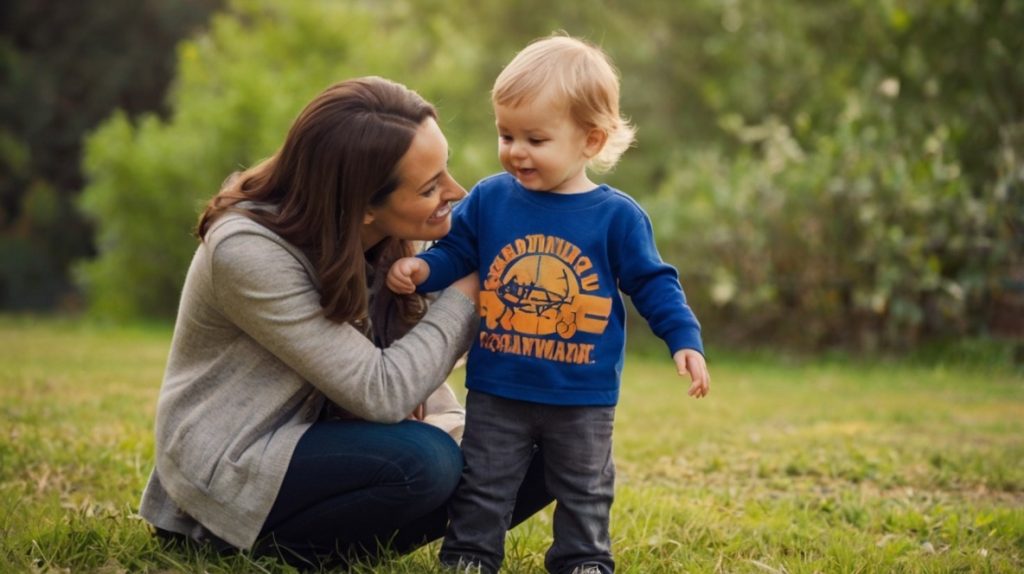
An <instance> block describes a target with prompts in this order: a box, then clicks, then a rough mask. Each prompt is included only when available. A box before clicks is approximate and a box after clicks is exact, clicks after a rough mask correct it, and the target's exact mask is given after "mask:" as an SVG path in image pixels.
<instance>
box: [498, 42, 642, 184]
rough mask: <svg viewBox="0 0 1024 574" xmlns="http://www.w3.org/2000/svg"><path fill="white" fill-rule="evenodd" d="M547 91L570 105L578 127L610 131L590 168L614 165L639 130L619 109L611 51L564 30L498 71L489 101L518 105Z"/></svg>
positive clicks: (539, 43) (530, 45) (527, 50)
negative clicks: (564, 32)
mask: <svg viewBox="0 0 1024 574" xmlns="http://www.w3.org/2000/svg"><path fill="white" fill-rule="evenodd" d="M547 90H553V92H551V93H552V95H553V96H554V97H555V98H557V99H558V100H560V101H563V102H565V103H566V104H567V105H568V108H569V115H570V116H571V117H572V119H573V121H575V122H576V123H577V124H578V125H579V126H580V127H582V128H584V129H587V130H589V129H592V128H597V129H600V130H603V131H604V132H605V133H606V134H607V135H608V139H607V141H606V142H605V144H604V147H603V148H601V151H600V152H599V153H598V154H597V155H595V156H594V157H592V158H591V159H590V161H589V162H588V166H589V167H591V168H593V169H594V170H595V171H597V172H605V171H608V170H610V169H611V168H613V167H615V164H616V163H618V161H619V157H621V156H622V154H623V152H625V151H626V149H627V148H629V146H630V145H631V144H632V143H633V138H634V136H635V134H636V129H635V128H634V127H633V126H632V125H631V124H630V123H629V121H628V120H626V119H625V118H623V117H622V116H621V115H620V113H619V74H618V72H617V71H616V69H615V66H614V65H613V64H612V62H611V60H610V59H609V58H608V56H607V54H605V53H604V51H603V50H601V48H599V47H597V46H595V45H593V44H590V43H588V42H585V41H583V40H579V39H576V38H572V37H569V36H566V35H564V34H555V35H552V36H548V37H547V38H542V39H540V40H535V41H534V42H532V43H530V44H529V45H528V46H527V47H526V48H524V49H523V51H521V52H519V53H518V54H516V57H515V58H513V59H512V61H511V62H509V64H508V65H507V66H505V69H504V70H502V71H501V74H499V75H498V79H496V80H495V81H494V88H493V89H492V90H491V101H492V102H493V103H494V104H495V105H502V106H513V107H515V106H519V105H522V104H526V103H529V102H531V101H533V100H534V99H535V98H536V97H538V96H539V95H541V94H543V93H545V92H546V91H547Z"/></svg>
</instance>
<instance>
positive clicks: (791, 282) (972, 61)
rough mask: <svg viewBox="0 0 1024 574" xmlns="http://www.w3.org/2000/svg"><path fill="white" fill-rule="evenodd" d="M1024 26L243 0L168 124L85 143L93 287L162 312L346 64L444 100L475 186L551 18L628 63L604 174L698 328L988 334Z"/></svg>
mask: <svg viewBox="0 0 1024 574" xmlns="http://www.w3.org/2000/svg"><path fill="white" fill-rule="evenodd" d="M1021 28H1024V7H1022V6H1021V4H1020V3H1019V2H1014V1H1011V0H980V1H977V2H963V1H959V0H942V1H937V2H928V3H924V2H916V1H911V0H895V1H893V0H858V1H856V2H840V1H831V2H808V1H800V0H793V1H791V2H744V1H740V0H737V1H729V2H721V1H719V0H699V1H696V2H687V3H680V2H674V1H669V0H650V1H648V2H642V3H624V2H613V1H605V2H601V3H600V5H599V6H594V5H588V6H581V5H578V4H573V3H561V4H558V3H551V2H548V1H544V0H527V1H524V2H519V3H508V2H497V1H493V0H491V1H483V2H468V1H459V2H454V3H453V2H438V1H436V0H407V1H405V2H393V3H384V4H380V3H372V2H358V1H354V0H353V1H348V2H327V1H316V2H271V1H270V0H237V1H235V2H233V3H232V4H231V5H230V8H229V10H227V11H226V12H225V13H223V14H220V15H218V16H217V17H216V18H215V19H214V21H213V24H212V27H211V29H210V31H209V33H208V34H205V35H203V36H199V37H196V38H194V39H192V40H190V41H189V42H186V43H184V44H183V45H182V46H181V47H180V48H179V51H178V76H177V79H176V83H175V85H174V89H173V93H172V97H171V105H172V108H173V110H174V112H173V115H171V116H170V117H169V118H167V119H159V118H156V117H150V118H145V119H143V120H141V121H137V122H132V121H129V120H128V119H127V118H125V117H123V116H115V117H113V118H112V119H111V120H110V121H109V122H108V123H107V124H106V125H105V126H104V127H103V128H101V129H100V130H99V131H98V132H97V133H96V134H95V135H94V136H93V137H92V138H91V139H90V141H89V145H88V153H87V154H86V160H85V161H86V169H87V172H88V174H89V177H90V186H89V187H88V189H87V190H86V191H85V193H84V197H83V201H82V206H83V207H84V208H85V210H86V212H87V213H89V215H90V216H91V218H92V219H93V221H95V223H96V226H97V229H98V232H97V235H98V237H97V243H98V245H97V248H98V250H99V257H98V258H97V259H96V260H94V261H92V262H89V263H87V264H85V265H84V266H83V268H82V274H81V276H82V278H83V280H84V282H85V284H86V285H88V286H89V288H90V289H89V292H90V293H91V295H92V302H93V304H94V308H96V309H97V310H100V311H102V312H105V313H111V314H115V315H122V316H138V315H143V316H149V315H153V316H167V315H170V314H172V313H173V310H174V306H175V305H176V302H177V297H176V292H177V289H178V287H179V285H180V283H181V280H182V277H183V276H184V272H185V267H186V265H187V263H188V258H189V255H190V253H191V250H192V249H193V248H194V246H195V243H194V241H193V240H190V239H188V238H187V231H188V230H189V229H191V227H192V225H193V222H194V220H195V216H196V214H197V212H198V209H199V206H200V205H201V204H202V202H204V201H205V200H206V199H207V198H209V197H210V196H211V195H213V193H214V192H215V191H216V189H217V187H218V185H219V183H220V182H221V181H222V180H223V178H224V177H225V176H226V175H227V174H228V173H229V172H231V171H233V170H235V169H238V168H240V167H245V166H249V165H252V164H253V163H255V162H256V161H257V160H259V159H261V158H263V157H266V156H267V155H269V154H271V153H273V151H274V149H275V146H277V145H279V144H280V141H281V140H282V138H283V136H284V133H285V131H286V129H287V126H288V125H289V123H290V121H291V119H292V118H294V117H295V115H296V114H297V113H298V111H299V109H300V108H301V107H302V106H303V105H304V104H305V103H306V102H307V101H308V100H309V99H310V98H311V97H312V96H313V95H314V94H316V93H317V92H319V91H320V90H321V89H323V88H324V87H326V86H327V85H329V84H331V83H333V82H335V81H338V80H341V79H344V78H348V77H352V76H358V75H367V74H376V75H383V76H387V77H390V78H392V79H395V80H397V81H400V82H403V83H405V84H407V85H409V86H410V87H412V88H414V89H416V90H417V91H419V92H420V93H422V94H423V95H424V96H425V97H427V99H429V100H431V101H433V102H435V103H436V104H437V105H438V107H439V109H440V112H441V117H442V124H443V128H444V130H445V133H446V134H447V136H448V138H449V141H450V142H451V144H452V150H453V156H452V168H453V172H454V173H455V175H456V177H458V178H459V179H460V180H461V181H462V182H463V183H464V184H465V185H467V186H469V185H471V184H472V183H473V182H474V181H475V180H477V179H479V178H480V177H483V176H485V175H488V174H490V173H493V172H495V171H497V170H499V169H500V166H499V165H498V163H497V161H496V158H495V153H494V149H493V143H492V142H493V138H494V135H493V119H492V117H491V110H490V106H489V101H488V97H487V94H488V90H489V88H490V85H491V82H492V80H493V78H494V77H495V75H496V74H497V73H498V71H499V70H500V69H501V66H502V65H504V64H505V63H506V62H507V61H508V60H509V58H510V57H511V56H512V55H513V54H514V53H515V52H516V51H517V50H519V49H521V48H522V47H523V46H524V45H525V44H526V43H527V42H528V41H530V40H531V39H534V38H536V37H539V36H544V35H546V34H548V33H550V32H551V31H553V30H558V29H563V30H565V31H567V32H569V33H571V34H574V35H578V36H582V37H586V38H589V39H591V40H593V41H595V42H598V43H600V44H601V45H603V46H604V48H605V49H606V50H607V51H608V52H609V54H610V55H611V56H612V58H613V59H614V60H615V62H616V63H617V65H618V67H619V69H620V70H621V73H622V79H623V96H622V103H623V108H624V111H625V113H626V114H627V115H629V116H631V118H632V119H633V121H634V123H636V124H637V125H638V127H639V143H638V145H637V148H636V149H635V150H631V151H629V152H628V153H627V154H626V155H625V157H624V158H623V160H622V162H621V163H620V165H619V167H618V168H617V170H616V172H614V173H613V174H611V175H610V176H609V177H608V181H609V183H611V184H612V185H615V186H617V187H619V188H621V189H623V190H624V191H625V192H627V193H629V194H631V195H633V196H635V197H637V198H638V199H639V200H640V201H641V203H643V204H644V205H645V206H646V207H647V208H648V210H649V211H650V212H651V213H652V214H653V215H654V217H655V220H656V221H655V227H656V230H657V232H658V235H659V240H660V242H661V243H660V245H661V248H662V252H663V254H664V255H665V256H666V258H667V259H668V260H669V261H670V262H672V263H673V264H676V265H677V266H678V267H679V268H680V271H681V277H682V280H683V284H684V287H686V289H687V293H688V294H689V295H690V297H691V299H692V300H693V302H694V305H695V307H696V310H697V313H698V315H699V316H700V317H701V319H702V321H703V323H704V325H705V333H706V334H707V337H708V338H709V339H711V340H716V339H717V340H720V341H726V340H728V341H742V342H755V341H759V340H764V339H765V338H769V337H770V338H771V339H772V340H773V341H775V342H779V343H781V342H789V343H793V344H798V345H806V346H820V345H855V346H863V347H867V348H875V347H879V346H885V347H887V348H892V347H900V348H902V347H908V346H912V345H914V344H915V343H916V342H918V341H920V340H926V339H931V338H935V337H945V338H949V337H955V336H958V335H961V334H964V333H979V332H984V331H986V330H987V329H989V328H990V327H991V328H996V327H997V325H996V320H997V319H998V318H999V317H1007V316H1013V315H1014V314H1018V315H1019V314H1020V312H1021V311H1022V310H1024V232H1022V228H1024V215H1022V214H1024V184H1022V180H1024V175H1022V173H1024V161H1022V157H1024V137H1022V135H1021V134H1022V133H1024V101H1022V96H1021V94H1024V68H1022V67H1021V66H1017V65H1015V63H1014V60H1013V58H1014V54H1019V53H1021V52H1024V36H1022V35H1021V34H1019V33H1018V32H1017V30H1019V29H1021ZM378 38H387V41H386V42H380V41H378ZM999 328H1002V329H1003V330H1005V331H1007V332H1009V333H1016V334H1017V335H1019V334H1020V333H1021V332H1024V321H1019V322H1017V323H1014V322H1012V321H1010V322H1007V321H1003V322H1002V323H1001V327H999Z"/></svg>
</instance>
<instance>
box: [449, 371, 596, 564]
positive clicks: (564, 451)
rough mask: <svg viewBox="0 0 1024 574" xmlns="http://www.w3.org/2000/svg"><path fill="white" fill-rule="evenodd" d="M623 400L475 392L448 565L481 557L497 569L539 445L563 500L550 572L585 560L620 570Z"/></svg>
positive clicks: (469, 401) (548, 560) (549, 480)
mask: <svg viewBox="0 0 1024 574" xmlns="http://www.w3.org/2000/svg"><path fill="white" fill-rule="evenodd" d="M614 419H615V407H589V406H588V407H574V406H558V405H541V404H536V403H528V402H524V401H516V400H510V399H504V398H501V397H496V396H493V395H489V394H486V393H480V392H474V391H470V392H469V394H468V396H467V397H466V432H465V437H464V438H463V441H462V453H463V457H464V458H465V462H466V465H465V467H464V468H463V470H462V478H461V480H460V481H459V486H458V488H457V489H456V491H455V494H454V496H452V499H451V502H450V503H449V507H448V516H449V524H448V530H447V532H446V533H445V537H444V543H443V544H442V545H441V552H440V559H441V562H442V563H443V564H446V565H450V566H454V565H456V564H458V563H459V562H460V561H461V562H462V563H463V564H479V565H480V566H481V570H482V571H483V572H497V571H498V569H499V568H500V567H501V563H502V560H503V559H504V556H505V533H506V531H507V530H508V527H509V520H510V517H511V515H512V508H513V506H514V504H515V498H516V492H517V491H518V489H519V484H520V483H521V482H522V480H523V476H524V474H525V473H526V469H527V468H528V467H529V465H530V460H531V459H532V458H533V455H534V452H535V449H536V448H537V447H538V446H539V447H540V448H541V449H543V451H544V462H545V474H544V477H545V481H546V484H547V489H548V492H550V493H551V495H552V496H554V498H555V500H556V501H557V505H556V506H555V514H554V543H553V544H552V545H551V548H550V549H548V552H547V555H546V557H545V559H544V565H545V566H546V567H547V570H548V572H553V573H556V574H561V573H563V572H566V573H567V572H571V571H572V570H573V568H575V567H577V566H580V565H582V564H588V565H595V566H599V567H600V568H601V571H602V572H614V570H615V562H614V560H612V555H611V541H610V539H609V534H608V518H609V514H610V512H611V506H612V499H613V496H614V489H615V464H614V462H613V461H612V423H613V422H614Z"/></svg>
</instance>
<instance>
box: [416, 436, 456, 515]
mask: <svg viewBox="0 0 1024 574" xmlns="http://www.w3.org/2000/svg"><path fill="white" fill-rule="evenodd" d="M403 424H404V425H407V428H408V430H409V431H410V432H411V433H412V434H413V435H414V436H412V437H410V442H411V447H412V449H413V451H414V452H415V456H411V457H409V458H407V459H406V461H405V464H404V465H403V469H402V470H403V472H404V473H405V477H406V480H407V481H408V482H407V484H408V488H409V489H410V491H412V492H414V493H415V494H416V496H417V502H418V503H422V504H423V505H424V508H435V507H438V506H441V505H443V504H445V503H446V502H447V501H448V499H449V498H450V497H451V495H452V493H453V492H454V491H455V487H456V486H457V485H458V484H459V478H460V477H461V475H462V465H463V462H462V450H460V449H459V445H458V443H456V442H455V440H454V439H452V438H451V437H450V436H448V433H446V432H444V431H443V430H441V429H439V428H437V427H434V426H430V425H428V424H424V423H419V422H411V421H410V422H408V423H403Z"/></svg>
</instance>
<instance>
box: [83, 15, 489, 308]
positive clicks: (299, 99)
mask: <svg viewBox="0 0 1024 574" xmlns="http://www.w3.org/2000/svg"><path fill="white" fill-rule="evenodd" d="M406 9H407V7H406ZM411 16H412V15H411V14H407V13H403V11H402V7H401V6H397V7H394V8H389V9H383V8H382V9H380V10H379V11H378V10H373V9H370V8H364V7H360V6H357V5H355V4H353V3H337V2H326V1H324V2H308V3H307V2H302V3H288V4H279V3H276V2H267V1H259V0H239V1H236V2H234V3H233V4H232V11H231V13H230V14H223V15H219V16H216V17H215V18H214V20H213V22H212V25H211V29H210V32H209V34H208V35H204V36H201V37H199V38H196V39H194V40H192V41H189V42H185V43H183V44H182V45H181V47H180V49H179V70H178V77H177V81H176V84H175V86H174V89H173V92H172V94H171V101H172V104H173V108H174V114H173V115H172V117H171V118H169V119H168V120H166V121H165V120H161V119H159V118H157V117H155V116H146V117H143V118H142V119H141V120H140V121H138V122H137V123H135V124H132V123H131V122H129V121H128V120H127V119H126V118H125V117H123V116H115V117H114V118H112V119H111V120H110V121H108V122H107V123H106V124H105V125H104V126H103V127H102V128H101V129H100V130H98V131H97V132H96V133H95V134H94V135H93V136H92V137H91V138H90V139H89V142H88V145H87V150H86V156H85V169H86V172H87V174H88V175H89V178H90V184H89V186H88V187H87V188H86V190H85V191H84V193H83V197H82V202H81V205H82V207H83V209H84V210H85V211H86V212H87V213H88V214H89V215H90V216H91V217H92V218H93V219H94V220H95V221H96V222H97V227H98V230H99V232H98V236H97V248H98V250H99V252H100V257H99V258H98V259H96V260H95V261H91V262H88V263H86V264H85V265H83V266H82V268H81V273H82V277H83V280H84V282H85V284H86V285H87V286H88V287H89V292H90V293H91V294H92V295H93V304H94V305H95V307H96V309H97V310H99V311H101V312H103V313H105V314H111V315H115V316H169V315H172V314H173V312H174V309H175V306H176V305H177V292H178V289H179V288H180V284H181V281H182V278H183V277H184V272H185V269H186V267H187V265H188V261H189V259H190V257H191V254H192V251H193V250H194V248H195V245H196V243H195V240H194V239H192V238H190V237H189V235H188V234H189V232H190V231H191V230H192V228H193V227H194V223H195V220H196V216H197V214H198V212H199V210H200V208H201V206H202V204H203V203H205V201H206V200H207V199H209V197H211V196H212V195H213V194H214V193H215V192H216V190H217V188H218V186H219V184H220V182H221V181H222V180H223V179H224V178H225V177H226V175H227V174H228V173H230V172H231V171H233V170H236V169H239V168H241V167H245V166H249V165H252V164H254V163H255V162H257V161H258V160H259V159H261V158H264V157H267V156H269V155H270V154H272V153H273V152H274V151H275V149H276V147H277V146H278V145H280V143H281V141H282V140H283V139H284V135H285V133H286V132H287V129H288V127H289V125H290V123H291V121H292V120H293V119H294V117H295V116H296V115H297V114H298V112H299V110H300V109H301V108H302V107H303V106H304V105H305V104H306V102H308V101H309V100H310V99H312V98H313V96H315V95H316V94H317V93H318V92H319V91H321V90H322V89H323V88H325V87H327V86H328V85H330V84H333V83H335V82H336V81H339V80H341V79H344V78H349V77H354V76H361V75H371V74H380V73H381V72H382V71H385V70H386V71H387V75H388V76H389V77H390V78H392V79H394V80H396V81H401V82H403V83H406V84H407V85H410V86H415V87H416V88H418V89H419V90H420V91H421V92H423V93H424V94H425V95H427V96H428V97H431V92H433V91H436V90H437V86H439V85H443V86H444V87H445V89H447V90H449V92H448V93H449V94H453V93H454V95H455V96H458V95H459V92H458V90H459V89H460V88H462V89H465V87H464V86H465V82H463V83H462V84H460V83H459V82H458V77H459V75H458V74H457V73H456V72H457V70H458V69H459V68H460V67H462V66H463V65H465V62H464V61H463V60H462V59H460V58H472V54H473V52H472V51H470V50H467V49H465V46H462V45H460V44H458V43H456V40H457V38H458V36H457V35H456V34H454V33H452V32H451V30H446V29H436V27H435V28H432V27H431V25H430V23H429V22H428V23H425V24H424V25H422V26H420V25H416V26H413V25H411V24H408V23H402V22H408V19H409V18H410V17H411ZM399 31H400V33H399ZM381 37H387V38H388V41H387V42H379V41H378V39H379V38H381ZM433 99H435V100H436V101H438V102H439V104H440V105H441V107H442V109H444V108H445V107H446V105H447V103H448V101H449V100H450V98H445V97H443V96H440V97H435V98H433ZM451 131H452V130H449V137H451Z"/></svg>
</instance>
